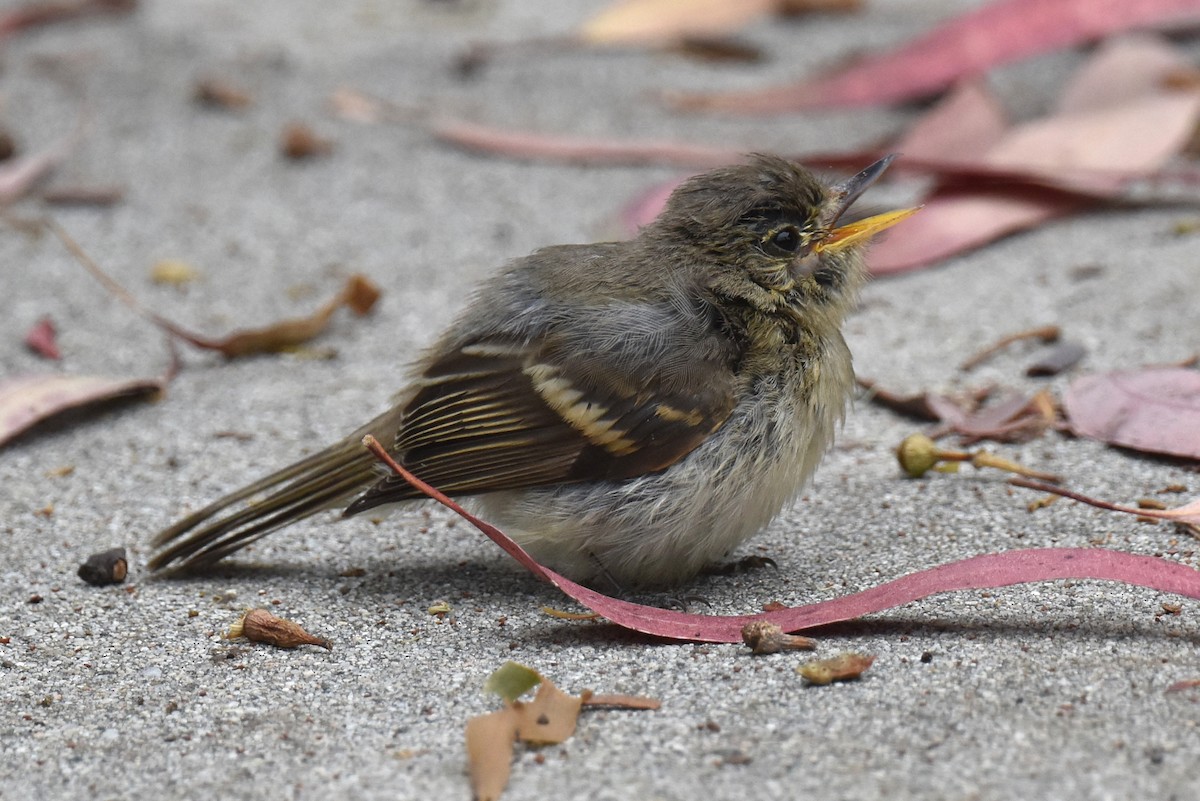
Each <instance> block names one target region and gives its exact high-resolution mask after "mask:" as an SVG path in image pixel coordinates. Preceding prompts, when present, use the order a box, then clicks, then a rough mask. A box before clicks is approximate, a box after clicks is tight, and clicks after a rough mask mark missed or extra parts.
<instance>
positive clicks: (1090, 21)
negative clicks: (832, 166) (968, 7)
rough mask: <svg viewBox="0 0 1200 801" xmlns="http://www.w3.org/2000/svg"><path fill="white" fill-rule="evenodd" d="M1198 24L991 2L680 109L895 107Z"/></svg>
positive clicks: (1151, 10)
mask: <svg viewBox="0 0 1200 801" xmlns="http://www.w3.org/2000/svg"><path fill="white" fill-rule="evenodd" d="M1197 20H1200V7H1198V6H1197V5H1196V2H1195V0H996V2H992V3H988V4H986V5H984V6H982V7H980V8H978V9H975V10H972V11H968V12H966V13H964V14H962V15H960V16H958V17H955V18H953V19H951V20H949V21H948V22H946V23H943V24H942V25H939V26H937V27H935V28H934V29H933V30H932V31H930V32H929V33H927V34H925V35H924V36H921V37H919V38H917V39H914V40H913V41H911V42H909V43H908V44H905V45H902V46H901V47H899V48H897V49H895V50H892V51H891V52H888V53H884V54H882V55H879V56H874V57H870V58H866V59H863V60H861V61H859V62H857V63H855V64H852V65H850V66H849V67H846V68H845V69H841V70H835V71H833V72H831V73H828V74H825V75H821V76H818V77H816V78H812V79H809V80H804V81H800V82H799V83H794V84H791V85H788V86H780V87H775V88H770V89H765V90H757V91H751V92H732V93H723V94H708V95H689V96H684V97H682V98H679V99H678V100H677V102H678V103H679V105H681V106H684V107H687V108H694V109H712V110H720V111H735V112H741V113H749V114H786V113H790V112H794V111H799V110H801V109H806V108H814V107H820V106H866V105H875V104H879V103H899V102H902V101H906V100H913V99H916V98H920V97H926V96H928V95H931V94H934V93H936V92H940V91H941V90H943V89H945V88H946V87H948V86H951V85H953V84H954V83H957V82H958V81H960V80H962V79H964V78H971V77H976V76H979V75H982V74H984V73H986V72H987V71H988V70H990V69H992V68H993V67H997V66H1000V65H1002V64H1009V63H1012V62H1014V61H1019V60H1022V59H1025V58H1029V57H1031V56H1034V55H1037V54H1039V53H1046V52H1050V51H1054V50H1059V49H1063V48H1067V47H1074V46H1076V45H1079V44H1083V43H1084V42H1090V41H1094V40H1096V39H1102V38H1104V37H1106V36H1110V35H1112V34H1114V33H1118V32H1120V31H1125V30H1130V29H1133V28H1145V27H1149V26H1156V25H1164V24H1175V23H1192V22H1196V21H1197Z"/></svg>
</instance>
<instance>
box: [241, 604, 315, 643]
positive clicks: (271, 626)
mask: <svg viewBox="0 0 1200 801" xmlns="http://www.w3.org/2000/svg"><path fill="white" fill-rule="evenodd" d="M238 637H245V638H246V639H247V640H250V641H252V642H264V643H267V644H268V645H274V646H275V647H277V648H297V647H299V646H301V645H316V646H319V647H321V648H324V649H325V650H327V651H332V650H333V643H331V642H330V641H329V640H327V639H325V638H324V637H314V636H313V635H311V634H309V633H308V632H307V631H305V630H304V629H303V628H302V627H301V626H300V625H299V624H297V623H293V622H292V621H290V620H285V619H284V618H281V617H276V616H275V615H273V614H271V613H270V612H268V611H267V610H266V609H251V610H250V611H248V612H246V614H244V615H242V617H241V619H240V620H238V621H237V622H236V623H234V624H233V625H232V626H230V627H229V631H228V632H227V633H226V634H225V639H227V640H233V639H237V638H238Z"/></svg>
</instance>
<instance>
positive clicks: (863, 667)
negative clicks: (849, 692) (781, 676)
mask: <svg viewBox="0 0 1200 801" xmlns="http://www.w3.org/2000/svg"><path fill="white" fill-rule="evenodd" d="M874 662H875V657H874V656H873V655H870V654H859V653H852V652H848V653H844V654H838V655H837V656H833V657H830V658H828V659H814V660H813V661H811V662H805V663H804V664H803V665H801V666H800V667H798V668H796V672H797V673H799V674H800V675H801V676H803V677H804V679H805V681H808V682H809V683H811V684H822V685H824V684H832V683H833V682H835V681H851V680H854V679H857V678H858V677H860V676H862V674H863V673H865V672H866V671H867V668H869V667H871V665H872V664H873V663H874Z"/></svg>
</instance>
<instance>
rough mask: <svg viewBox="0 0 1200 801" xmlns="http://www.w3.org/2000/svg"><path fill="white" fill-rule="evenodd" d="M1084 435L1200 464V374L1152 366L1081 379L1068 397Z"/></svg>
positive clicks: (1076, 427)
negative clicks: (1194, 460)
mask: <svg viewBox="0 0 1200 801" xmlns="http://www.w3.org/2000/svg"><path fill="white" fill-rule="evenodd" d="M1063 407H1064V409H1065V410H1066V415H1067V421H1068V422H1069V424H1070V426H1071V429H1072V430H1073V431H1074V432H1075V433H1076V434H1078V435H1080V436H1084V437H1091V438H1092V439H1098V440H1101V441H1103V442H1107V443H1109V444H1112V445H1120V446H1122V447H1125V448H1134V449H1136V450H1139V451H1148V452H1150V453H1165V454H1170V455H1171V456H1182V457H1185V458H1188V459H1200V371H1196V370H1188V369H1185V368H1180V367H1150V368H1144V369H1141V370H1125V371H1117V372H1110V373H1096V374H1093V375H1086V376H1083V377H1081V378H1077V379H1076V380H1075V381H1074V382H1072V384H1071V385H1070V387H1068V388H1067V392H1066V394H1065V396H1064V397H1063Z"/></svg>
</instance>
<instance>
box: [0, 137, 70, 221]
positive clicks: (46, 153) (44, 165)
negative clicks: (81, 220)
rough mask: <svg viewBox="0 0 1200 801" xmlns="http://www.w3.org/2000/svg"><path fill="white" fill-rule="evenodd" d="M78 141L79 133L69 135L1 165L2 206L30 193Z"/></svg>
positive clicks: (0, 201)
mask: <svg viewBox="0 0 1200 801" xmlns="http://www.w3.org/2000/svg"><path fill="white" fill-rule="evenodd" d="M77 141H78V135H72V136H68V137H66V138H63V139H60V140H58V141H57V142H54V143H53V144H51V145H49V146H48V147H46V148H44V149H43V150H39V151H37V152H36V153H30V154H29V155H27V156H22V157H20V158H17V159H13V160H11V161H8V162H5V163H4V165H3V166H0V207H3V206H7V205H9V204H11V203H15V202H16V201H18V200H20V199H21V198H22V197H24V196H25V195H27V194H29V192H30V190H32V189H33V188H34V187H35V186H37V185H38V184H39V183H40V182H41V181H42V179H44V178H45V177H46V176H48V175H49V174H50V173H51V172H52V171H53V170H54V169H55V168H56V167H57V166H58V165H59V164H61V163H62V162H63V161H64V160H66V158H67V156H68V155H69V154H70V152H71V150H72V149H73V148H74V147H75V143H76V142H77Z"/></svg>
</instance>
